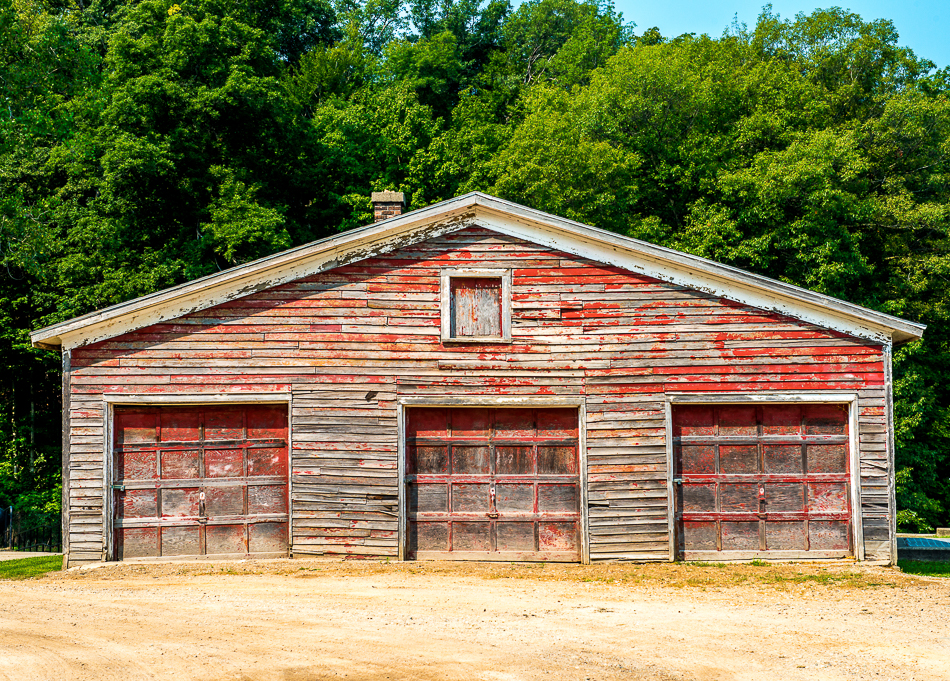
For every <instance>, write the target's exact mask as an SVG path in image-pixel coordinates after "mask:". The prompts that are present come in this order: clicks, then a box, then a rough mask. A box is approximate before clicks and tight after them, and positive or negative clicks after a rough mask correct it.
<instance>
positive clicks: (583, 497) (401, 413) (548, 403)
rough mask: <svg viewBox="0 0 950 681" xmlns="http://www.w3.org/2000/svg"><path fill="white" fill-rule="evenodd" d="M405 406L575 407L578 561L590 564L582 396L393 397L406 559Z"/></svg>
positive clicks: (402, 553) (401, 550) (584, 404)
mask: <svg viewBox="0 0 950 681" xmlns="http://www.w3.org/2000/svg"><path fill="white" fill-rule="evenodd" d="M408 407H447V408H448V407H495V408H497V407H511V408H513V409H514V408H519V407H521V408H532V407H533V408H536V409H556V408H558V407H571V408H574V409H577V449H578V452H577V458H578V461H577V467H578V481H577V484H578V485H580V499H579V500H578V503H579V504H580V509H579V510H580V519H581V552H580V553H581V564H583V565H587V564H588V563H590V532H589V522H588V508H587V497H588V494H587V399H586V398H584V397H563V398H562V397H553V398H549V397H515V396H511V397H509V396H505V397H492V396H482V395H472V396H470V397H469V396H465V397H397V398H396V425H397V427H398V428H399V445H398V447H397V456H398V464H397V474H398V476H399V560H406V555H407V553H408V552H407V549H406V542H407V539H408V529H409V507H408V505H407V503H406V501H407V499H406V483H405V479H406V409H407V408H408Z"/></svg>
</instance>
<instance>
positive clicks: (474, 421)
mask: <svg viewBox="0 0 950 681" xmlns="http://www.w3.org/2000/svg"><path fill="white" fill-rule="evenodd" d="M406 442H407V447H406V450H407V451H406V457H407V460H406V472H407V476H406V480H405V484H406V487H407V512H408V518H409V536H408V538H407V539H408V554H409V557H410V558H442V559H450V560H468V559H476V560H556V561H578V560H580V551H581V535H580V533H581V524H580V487H579V474H578V471H579V466H578V454H579V452H578V419H577V410H576V409H561V408H558V409H496V408H470V407H469V408H415V407H414V408H411V409H409V410H408V418H407V426H406Z"/></svg>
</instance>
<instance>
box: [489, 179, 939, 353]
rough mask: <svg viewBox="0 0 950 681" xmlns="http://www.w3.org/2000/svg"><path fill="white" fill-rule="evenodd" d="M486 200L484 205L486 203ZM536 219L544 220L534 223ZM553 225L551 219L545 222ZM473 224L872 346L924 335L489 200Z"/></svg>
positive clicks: (909, 325) (789, 288) (854, 309)
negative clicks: (806, 323) (822, 329)
mask: <svg viewBox="0 0 950 681" xmlns="http://www.w3.org/2000/svg"><path fill="white" fill-rule="evenodd" d="M486 199H487V200H486ZM539 216H543V217H542V218H541V219H540V220H539ZM552 218H553V219H552ZM476 222H477V223H478V224H479V225H481V226H484V227H486V228H488V229H492V230H495V231H497V232H500V233H502V234H507V235H508V236H513V237H516V238H521V239H525V240H526V241H532V242H534V243H537V244H541V245H544V246H550V247H552V248H556V249H558V250H560V251H564V252H566V253H571V254H572V255H578V256H581V257H585V258H589V259H590V260H594V261H596V262H602V263H606V264H610V265H616V266H617V267H622V268H623V269H626V270H629V271H631V272H636V273H639V274H644V275H646V276H649V277H653V278H655V279H659V280H660V281H665V282H668V283H672V284H677V285H680V286H686V287H688V288H692V289H696V290H699V291H703V292H706V293H709V294H710V295H715V296H718V297H722V298H726V299H728V300H732V301H735V302H737V303H743V304H746V305H750V306H752V307H757V308H759V309H762V310H767V311H769V312H776V313H779V314H782V315H786V316H789V317H793V318H795V319H800V320H802V321H805V322H808V323H811V324H815V325H816V326H821V327H823V328H826V329H831V330H834V331H840V332H841V333H846V334H848V335H852V336H856V337H858V338H865V339H867V340H871V341H874V342H877V343H882V344H890V343H892V342H903V341H907V340H913V339H916V338H920V337H921V336H922V335H923V332H924V329H925V328H926V326H925V325H923V324H916V323H914V322H909V321H907V320H905V319H900V318H899V317H893V316H891V315H888V314H884V313H882V312H876V311H874V310H870V309H868V308H864V307H861V306H860V305H854V304H852V303H848V302H845V301H843V300H839V299H837V298H832V297H831V296H826V295H823V294H820V293H815V292H814V291H809V290H808V289H804V288H801V287H798V286H794V285H792V284H786V283H784V282H781V281H776V280H774V279H769V278H768V277H763V276H760V275H757V274H752V273H751V272H746V271H744V270H741V269H738V268H736V267H730V266H728V265H722V264H719V263H716V262H713V261H711V260H707V259H705V258H700V257H697V256H693V255H690V254H688V253H682V252H680V251H674V250H672V249H669V248H663V247H661V246H655V245H653V244H649V243H646V242H643V241H638V240H636V239H631V238H629V237H624V236H620V235H617V234H613V233H612V232H606V231H605V230H601V229H597V228H595V227H590V226H587V225H583V224H580V223H577V222H574V221H572V220H563V219H561V218H554V217H553V216H550V215H547V214H544V213H540V214H539V213H538V212H537V211H533V210H531V209H530V208H525V207H524V206H518V205H517V204H510V203H508V202H505V201H501V200H499V199H494V198H493V197H481V196H480V197H479V200H478V208H477V209H476Z"/></svg>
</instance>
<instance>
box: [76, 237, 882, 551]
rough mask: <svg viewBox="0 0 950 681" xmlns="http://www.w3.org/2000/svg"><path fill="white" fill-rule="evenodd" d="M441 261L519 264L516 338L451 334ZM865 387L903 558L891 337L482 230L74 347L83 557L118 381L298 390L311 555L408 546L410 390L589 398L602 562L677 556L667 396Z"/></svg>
mask: <svg viewBox="0 0 950 681" xmlns="http://www.w3.org/2000/svg"><path fill="white" fill-rule="evenodd" d="M441 267H489V268H502V269H503V268H511V269H512V270H513V288H512V329H513V330H512V342H511V343H510V344H503V343H495V344H484V345H483V344H478V343H472V342H469V343H465V344H452V343H451V342H449V343H442V341H441V340H440V326H439V324H440V320H439V300H438V298H439V284H440V279H439V275H440V268H441ZM760 390H791V391H808V392H821V391H827V390H848V391H857V392H858V393H859V395H860V400H859V406H860V412H861V414H860V433H859V441H860V449H861V452H860V453H861V485H862V494H863V498H862V503H863V518H864V536H865V541H866V552H867V557H868V558H884V559H886V558H887V557H888V556H889V545H888V522H889V515H890V513H891V509H890V508H889V497H888V486H887V485H888V470H887V452H886V446H887V445H886V441H887V438H886V432H885V411H884V410H885V402H884V366H883V349H882V347H881V346H879V345H875V344H873V343H871V342H868V341H865V340H861V339H855V338H850V337H847V336H844V335H842V334H840V333H837V332H831V331H827V330H824V329H822V328H818V327H815V326H812V325H810V324H806V323H803V322H800V321H797V320H794V319H791V318H787V317H783V316H781V315H777V314H772V313H766V312H763V311H762V310H758V309H755V308H751V307H748V306H745V305H742V304H738V303H734V302H731V301H728V300H724V299H721V298H718V297H714V296H711V295H708V294H706V293H703V292H699V291H695V290H688V289H684V288H683V287H681V286H675V285H671V284H666V283H662V282H659V281H657V280H655V279H651V278H648V277H643V276H639V275H636V274H632V273H630V272H627V271H624V270H621V269H618V268H615V267H611V266H606V265H602V264H599V263H596V262H592V261H589V260H585V259H583V258H578V257H575V256H569V255H567V254H564V253H560V252H557V251H556V250H553V249H551V248H548V247H544V246H539V245H535V244H531V243H527V242H524V241H520V240H517V239H514V238H509V237H505V236H501V235H498V234H497V233H492V232H490V231H488V230H485V229H482V228H479V227H468V228H466V229H463V230H461V231H459V232H456V233H453V234H449V235H446V236H442V237H439V238H435V239H431V240H429V241H426V242H423V243H419V244H416V245H414V246H411V247H406V248H402V249H400V250H399V251H396V252H394V253H390V254H388V255H385V256H383V257H374V258H370V259H367V260H364V261H361V262H359V263H356V264H352V265H346V266H343V267H339V268H336V269H334V270H330V271H328V272H325V273H322V274H318V275H315V276H312V277H309V278H307V279H303V280H299V281H297V282H294V283H291V284H287V285H282V286H278V287H275V288H272V289H269V290H265V291H262V292H260V293H256V294H253V295H249V296H247V297H245V298H242V299H239V300H236V301H233V302H229V303H225V304H222V305H218V306H216V307H213V308H209V309H206V310H203V311H200V312H197V313H193V314H189V315H187V316H186V317H182V318H180V319H178V320H176V321H175V322H174V323H163V324H155V325H153V326H150V327H147V328H144V329H142V330H140V331H138V332H135V333H128V334H125V335H122V336H119V337H116V338H113V339H110V340H107V341H103V342H99V343H95V344H93V345H89V346H86V347H83V348H79V349H76V350H74V351H73V357H72V376H71V382H70V391H71V400H70V412H69V417H70V427H71V430H70V447H71V456H70V459H69V471H68V473H69V479H68V490H69V492H68V493H69V513H70V523H69V546H70V551H71V559H70V560H71V562H80V561H82V560H99V559H100V558H102V556H103V530H102V512H103V509H102V500H103V451H104V440H103V437H104V433H103V425H104V420H103V416H104V402H103V394H104V393H120V394H121V393H137V394H142V393H146V394H163V393H189V394H208V395H211V394H216V393H247V392H253V393H263V392H269V391H276V392H292V393H293V411H292V414H291V438H292V441H293V445H292V447H293V449H292V461H291V468H292V471H291V475H292V509H293V530H292V532H293V534H292V542H293V552H294V553H295V554H349V555H371V556H395V555H397V540H398V537H397V518H398V508H397V498H398V484H399V481H398V479H397V461H396V456H397V446H398V433H397V425H396V413H397V411H396V404H397V403H396V399H397V396H426V397H440V396H455V397H457V396H480V395H482V396H483V395H491V396H498V395H509V396H510V395H522V396H579V397H583V398H584V399H585V400H586V404H587V447H588V448H587V458H588V471H587V473H588V482H589V485H588V488H589V517H590V547H591V557H592V559H593V560H602V559H611V558H616V559H666V558H668V556H669V543H668V542H669V536H668V530H667V527H668V526H667V491H666V478H667V471H666V455H665V422H664V393H665V392H670V391H675V392H690V391H695V392H722V391H729V392H755V391H760Z"/></svg>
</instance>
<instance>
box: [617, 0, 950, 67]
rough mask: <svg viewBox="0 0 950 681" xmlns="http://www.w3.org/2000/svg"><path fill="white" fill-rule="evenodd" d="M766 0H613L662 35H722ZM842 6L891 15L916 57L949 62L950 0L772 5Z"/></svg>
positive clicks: (785, 13)
mask: <svg viewBox="0 0 950 681" xmlns="http://www.w3.org/2000/svg"><path fill="white" fill-rule="evenodd" d="M765 4H766V3H765V0H725V1H722V0H719V1H717V0H659V1H657V0H653V2H638V1H637V0H615V6H616V8H617V11H619V12H623V16H624V19H626V20H627V21H632V22H634V23H635V24H636V25H637V33H641V32H642V31H644V30H646V29H648V28H650V27H652V26H656V27H658V28H659V29H660V33H662V34H663V35H664V36H676V35H680V34H681V33H696V34H702V33H708V34H709V35H711V36H714V37H716V36H719V35H722V31H723V29H725V28H726V27H727V26H729V24H731V23H732V18H733V16H734V15H738V18H739V21H740V22H745V23H746V24H748V25H749V26H750V27H751V26H753V25H755V19H756V17H757V16H758V15H759V13H760V12H761V11H762V6H763V5H765ZM835 6H838V7H842V8H844V9H848V10H851V11H852V12H855V13H856V14H860V15H861V18H863V19H864V20H865V21H870V20H872V19H890V20H891V21H893V22H894V26H895V27H896V28H897V32H898V33H900V40H899V43H900V44H901V45H902V46H905V47H909V48H911V49H912V50H913V51H914V52H915V53H916V54H917V55H918V56H920V57H926V58H927V59H929V60H931V61H933V62H936V64H937V66H938V67H944V66H948V65H950V35H948V34H950V0H901V1H899V2H895V1H894V0H852V1H851V2H848V1H847V0H837V1H835V0H831V1H830V2H819V3H816V2H807V1H806V0H797V1H796V0H792V1H785V0H773V2H772V10H773V12H776V13H777V14H779V15H780V16H781V17H782V18H783V19H791V18H792V17H794V16H795V15H796V14H798V13H799V12H805V13H806V14H808V13H810V12H812V11H813V10H815V9H818V8H827V7H835Z"/></svg>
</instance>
